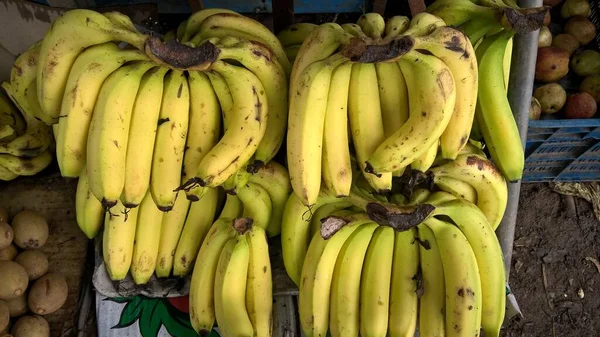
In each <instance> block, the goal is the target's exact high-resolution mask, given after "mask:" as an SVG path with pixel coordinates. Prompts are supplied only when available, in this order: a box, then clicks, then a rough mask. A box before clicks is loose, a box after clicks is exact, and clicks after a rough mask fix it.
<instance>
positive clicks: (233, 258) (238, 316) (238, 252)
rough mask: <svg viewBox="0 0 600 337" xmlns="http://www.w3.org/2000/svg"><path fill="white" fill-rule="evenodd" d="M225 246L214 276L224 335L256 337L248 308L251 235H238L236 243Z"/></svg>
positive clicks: (216, 311)
mask: <svg viewBox="0 0 600 337" xmlns="http://www.w3.org/2000/svg"><path fill="white" fill-rule="evenodd" d="M228 248H229V247H225V249H223V252H222V253H221V257H220V258H219V265H218V267H217V275H216V276H215V284H216V285H215V313H216V318H217V323H218V325H219V326H222V327H223V328H224V330H225V331H224V334H223V335H224V336H253V334H254V328H253V327H252V321H251V320H250V316H249V314H248V311H247V309H246V286H247V283H248V282H247V278H248V263H249V262H250V261H249V260H250V247H249V245H248V235H246V234H244V235H239V236H238V237H237V239H236V243H235V246H234V247H233V248H232V249H231V251H229V249H228Z"/></svg>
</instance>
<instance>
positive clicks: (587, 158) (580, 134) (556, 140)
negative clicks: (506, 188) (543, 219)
mask: <svg viewBox="0 0 600 337" xmlns="http://www.w3.org/2000/svg"><path fill="white" fill-rule="evenodd" d="M591 180H600V118H594V119H574V120H563V119H560V120H537V121H529V131H528V135H527V144H526V147H525V171H524V172H523V182H548V181H555V182H567V181H568V182H573V181H591Z"/></svg>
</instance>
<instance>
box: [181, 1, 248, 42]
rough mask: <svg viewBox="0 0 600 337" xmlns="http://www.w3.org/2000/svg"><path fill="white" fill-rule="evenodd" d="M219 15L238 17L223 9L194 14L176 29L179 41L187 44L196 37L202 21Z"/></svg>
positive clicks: (206, 10) (211, 9)
mask: <svg viewBox="0 0 600 337" xmlns="http://www.w3.org/2000/svg"><path fill="white" fill-rule="evenodd" d="M220 13H227V14H234V15H239V14H237V13H236V12H234V11H232V10H229V9H225V8H207V9H203V10H201V11H198V12H195V13H194V14H192V15H191V16H190V17H189V18H188V19H187V20H186V21H185V25H184V24H183V22H182V23H181V25H180V29H178V30H179V32H178V34H177V37H178V39H179V41H181V42H188V41H189V40H190V39H191V38H192V37H193V36H194V35H196V33H198V30H199V29H200V25H201V24H202V22H203V21H204V20H206V18H208V17H209V16H211V15H215V14H220Z"/></svg>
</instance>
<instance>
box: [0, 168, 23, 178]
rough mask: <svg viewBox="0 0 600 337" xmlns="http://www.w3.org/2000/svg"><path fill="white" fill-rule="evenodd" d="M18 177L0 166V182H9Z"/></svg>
mask: <svg viewBox="0 0 600 337" xmlns="http://www.w3.org/2000/svg"><path fill="white" fill-rule="evenodd" d="M18 177H19V175H18V174H14V173H12V172H11V171H9V170H8V169H7V168H6V167H4V166H1V165H0V180H2V181H11V180H14V179H16V178H18Z"/></svg>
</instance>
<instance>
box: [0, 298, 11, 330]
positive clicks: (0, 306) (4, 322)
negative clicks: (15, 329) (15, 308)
mask: <svg viewBox="0 0 600 337" xmlns="http://www.w3.org/2000/svg"><path fill="white" fill-rule="evenodd" d="M8 323H10V312H9V310H8V303H6V302H4V301H2V300H0V331H4V329H6V327H7V326H8Z"/></svg>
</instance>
